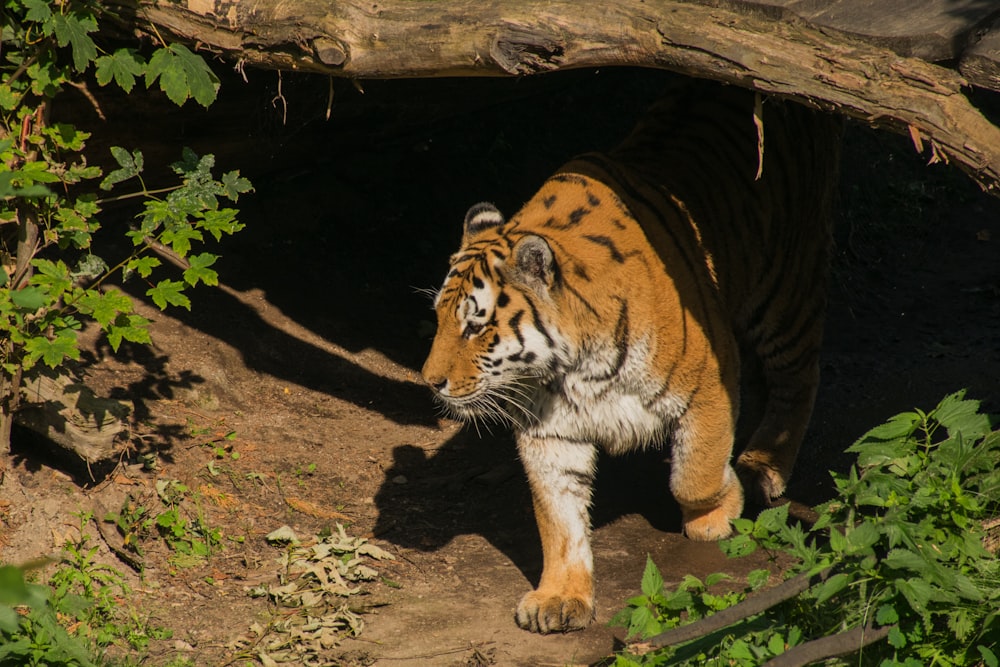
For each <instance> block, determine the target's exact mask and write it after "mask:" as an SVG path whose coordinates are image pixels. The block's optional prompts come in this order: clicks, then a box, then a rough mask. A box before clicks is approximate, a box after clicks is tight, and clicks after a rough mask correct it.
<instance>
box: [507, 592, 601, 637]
mask: <svg viewBox="0 0 1000 667" xmlns="http://www.w3.org/2000/svg"><path fill="white" fill-rule="evenodd" d="M593 620H594V603H593V600H590V599H584V598H583V597H575V596H561V595H552V594H549V593H546V592H544V591H540V590H538V591H531V592H530V593H527V594H525V596H524V597H523V598H521V601H520V602H519V603H518V605H517V624H518V625H519V626H521V627H522V628H524V629H525V630H530V631H531V632H538V633H541V634H543V635H544V634H548V633H550V632H569V631H571V630H582V629H583V628H585V627H587V626H588V625H590V622H591V621H593Z"/></svg>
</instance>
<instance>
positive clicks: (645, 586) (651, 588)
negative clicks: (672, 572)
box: [641, 554, 663, 598]
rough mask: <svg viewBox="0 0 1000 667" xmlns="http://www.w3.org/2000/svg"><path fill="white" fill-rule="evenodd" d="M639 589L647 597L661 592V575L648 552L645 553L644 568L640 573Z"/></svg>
mask: <svg viewBox="0 0 1000 667" xmlns="http://www.w3.org/2000/svg"><path fill="white" fill-rule="evenodd" d="M641 590H642V593H643V595H645V596H646V597H649V598H652V597H653V596H654V595H660V594H661V593H662V592H663V576H662V575H661V574H660V570H659V569H658V568H657V567H656V563H654V562H653V559H652V558H651V557H650V556H649V554H646V569H645V570H644V571H643V573H642V585H641Z"/></svg>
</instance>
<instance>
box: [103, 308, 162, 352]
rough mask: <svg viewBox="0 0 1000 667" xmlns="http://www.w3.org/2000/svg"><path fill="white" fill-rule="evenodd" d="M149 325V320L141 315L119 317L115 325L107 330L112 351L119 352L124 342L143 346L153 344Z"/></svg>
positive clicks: (122, 315)
mask: <svg viewBox="0 0 1000 667" xmlns="http://www.w3.org/2000/svg"><path fill="white" fill-rule="evenodd" d="M149 324H150V322H149V320H147V319H146V318H145V317H142V316H140V315H125V314H121V315H119V316H118V317H116V318H115V321H114V323H112V324H111V325H110V326H108V327H107V329H105V333H106V334H107V336H108V343H110V344H111V349H112V350H114V351H115V352H117V351H118V347H119V346H120V345H121V344H122V341H123V340H127V341H129V342H131V343H139V344H141V345H148V344H150V343H152V342H153V341H152V339H151V338H150V337H149Z"/></svg>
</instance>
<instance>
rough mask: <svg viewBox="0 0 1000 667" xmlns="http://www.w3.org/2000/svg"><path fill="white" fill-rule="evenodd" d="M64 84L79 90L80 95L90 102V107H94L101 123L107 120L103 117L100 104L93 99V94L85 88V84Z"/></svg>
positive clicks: (73, 82)
mask: <svg viewBox="0 0 1000 667" xmlns="http://www.w3.org/2000/svg"><path fill="white" fill-rule="evenodd" d="M66 83H68V84H69V85H71V86H73V87H74V88H76V89H77V90H79V91H80V94H81V95H83V96H84V97H86V98H87V101H88V102H90V105H91V106H92V107H94V111H95V112H96V113H97V117H98V118H100V119H101V120H103V121H106V120H107V118H105V116H104V111H102V110H101V104H100V102H98V101H97V98H96V97H94V94H93V93H92V92H90V88H88V87H87V84H85V83H78V82H76V81H67V82H66Z"/></svg>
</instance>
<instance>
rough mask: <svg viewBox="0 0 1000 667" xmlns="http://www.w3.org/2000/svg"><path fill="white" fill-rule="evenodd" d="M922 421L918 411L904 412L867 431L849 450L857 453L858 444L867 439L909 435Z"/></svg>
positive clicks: (890, 438)
mask: <svg viewBox="0 0 1000 667" xmlns="http://www.w3.org/2000/svg"><path fill="white" fill-rule="evenodd" d="M920 422H921V417H920V415H919V414H918V413H916V412H903V413H900V414H898V415H895V416H893V417H890V418H889V420H888V421H887V422H886V423H884V424H880V425H879V426H876V427H875V428H873V429H872V430H870V431H868V432H867V433H865V434H864V435H863V436H861V438H859V439H858V440H857V442H855V443H854V444H853V445H851V446H850V447H848V448H847V451H849V452H852V453H857V452H858V451H859V450H858V449H857V448H858V446H859V445H860V444H862V443H864V442H866V441H870V440H896V439H899V438H906V437H909V436H910V434H911V433H913V431H914V430H915V429H916V428H917V426H918V425H919V424H920Z"/></svg>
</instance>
